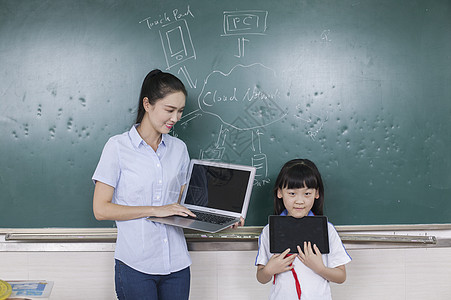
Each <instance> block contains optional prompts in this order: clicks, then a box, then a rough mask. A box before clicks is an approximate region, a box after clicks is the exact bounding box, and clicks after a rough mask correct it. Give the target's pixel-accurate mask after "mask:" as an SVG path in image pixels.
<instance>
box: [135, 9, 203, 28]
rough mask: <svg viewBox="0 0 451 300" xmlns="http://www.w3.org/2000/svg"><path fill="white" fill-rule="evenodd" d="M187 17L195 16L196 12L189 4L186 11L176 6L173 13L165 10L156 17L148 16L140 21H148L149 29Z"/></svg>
mask: <svg viewBox="0 0 451 300" xmlns="http://www.w3.org/2000/svg"><path fill="white" fill-rule="evenodd" d="M185 17H192V18H194V14H193V13H192V12H191V9H190V7H189V5H188V7H187V9H186V10H184V11H180V10H179V9H178V8H175V9H173V10H172V12H171V13H167V12H164V13H163V14H160V15H158V17H157V18H155V17H147V18H145V19H144V20H141V21H139V23H140V24H141V23H146V24H147V27H148V28H149V29H153V28H154V27H156V26H158V25H159V26H164V25H167V24H169V23H172V22H175V21H178V20H180V19H182V18H185Z"/></svg>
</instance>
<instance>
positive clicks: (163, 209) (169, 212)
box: [153, 203, 196, 218]
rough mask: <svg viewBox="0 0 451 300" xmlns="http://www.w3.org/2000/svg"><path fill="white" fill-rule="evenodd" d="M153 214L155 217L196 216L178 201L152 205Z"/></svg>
mask: <svg viewBox="0 0 451 300" xmlns="http://www.w3.org/2000/svg"><path fill="white" fill-rule="evenodd" d="M153 208H154V214H153V216H155V217H159V218H162V217H169V216H182V217H187V216H191V217H196V215H195V214H194V213H193V212H191V211H190V210H189V209H188V208H186V207H184V206H183V205H180V204H178V203H173V204H168V205H163V206H154V207H153Z"/></svg>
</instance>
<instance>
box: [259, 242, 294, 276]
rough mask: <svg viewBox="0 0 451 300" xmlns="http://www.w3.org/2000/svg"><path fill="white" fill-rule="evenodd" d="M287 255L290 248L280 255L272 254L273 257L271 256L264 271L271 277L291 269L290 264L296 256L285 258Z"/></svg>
mask: <svg viewBox="0 0 451 300" xmlns="http://www.w3.org/2000/svg"><path fill="white" fill-rule="evenodd" d="M288 253H290V248H288V249H287V250H285V251H284V252H282V253H281V254H274V255H273V256H271V258H270V259H269V261H268V263H267V264H266V266H265V269H266V270H265V271H266V272H267V273H268V274H271V276H273V275H275V274H280V273H283V272H286V271H290V270H291V269H293V268H294V267H293V265H292V263H293V261H294V259H295V258H296V255H290V256H287V255H288Z"/></svg>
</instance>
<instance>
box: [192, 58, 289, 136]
mask: <svg viewBox="0 0 451 300" xmlns="http://www.w3.org/2000/svg"><path fill="white" fill-rule="evenodd" d="M243 78H246V81H244V80H243ZM262 78H263V79H262ZM249 82H255V83H254V84H252V85H250V84H249ZM274 82H276V73H275V72H274V70H272V69H270V68H268V67H266V66H264V65H263V64H261V63H254V64H251V65H241V64H239V65H236V66H234V67H233V68H232V69H231V70H230V71H229V72H226V73H224V72H221V71H218V70H215V71H213V72H211V73H210V74H209V75H208V76H207V77H206V79H205V81H204V84H203V87H202V91H201V93H200V94H199V96H198V105H199V109H200V110H201V111H202V112H203V113H208V114H211V115H214V116H216V117H217V118H219V119H220V120H221V122H222V123H223V124H225V125H228V126H230V127H232V128H234V129H237V130H251V129H255V128H260V127H264V126H268V125H270V124H273V123H275V122H278V121H280V120H282V119H283V118H285V117H286V115H287V112H286V109H285V110H284V109H282V108H281V107H280V106H279V104H278V102H281V98H282V96H281V93H280V92H279V89H278V88H277V87H274Z"/></svg>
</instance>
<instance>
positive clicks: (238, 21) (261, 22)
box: [222, 10, 268, 36]
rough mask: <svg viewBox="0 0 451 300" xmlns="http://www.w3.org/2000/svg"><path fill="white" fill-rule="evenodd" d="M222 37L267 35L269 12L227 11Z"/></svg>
mask: <svg viewBox="0 0 451 300" xmlns="http://www.w3.org/2000/svg"><path fill="white" fill-rule="evenodd" d="M223 15H224V22H223V29H224V34H222V36H229V35H246V34H260V35H261V34H265V32H266V18H267V17H268V12H267V11H263V10H243V11H225V12H224V13H223Z"/></svg>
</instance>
